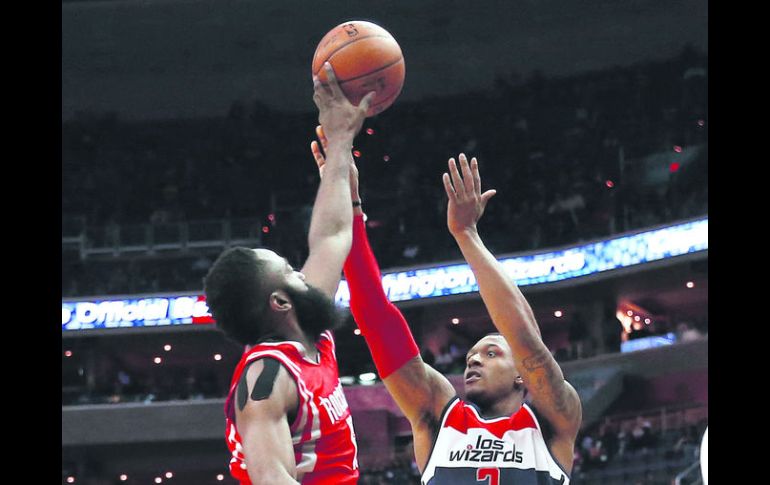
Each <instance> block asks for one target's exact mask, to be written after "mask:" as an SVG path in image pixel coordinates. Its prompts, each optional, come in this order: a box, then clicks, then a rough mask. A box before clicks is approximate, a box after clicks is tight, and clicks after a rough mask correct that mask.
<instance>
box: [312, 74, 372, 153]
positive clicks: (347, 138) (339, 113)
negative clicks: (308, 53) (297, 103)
mask: <svg viewBox="0 0 770 485" xmlns="http://www.w3.org/2000/svg"><path fill="white" fill-rule="evenodd" d="M323 68H324V70H325V72H326V77H327V79H328V84H326V85H324V84H321V81H320V79H318V76H314V77H313V101H314V102H315V104H316V106H317V107H318V122H319V123H320V124H321V126H323V127H324V131H325V133H326V137H327V140H328V143H329V145H330V146H331V145H335V144H337V143H342V144H345V145H348V148H350V147H352V146H353V138H354V137H355V136H356V135H357V134H358V132H359V131H360V130H361V126H363V124H364V119H365V118H366V112H367V110H368V109H369V104H370V103H371V102H372V99H373V98H374V96H375V94H376V93H375V92H374V91H372V92H370V93H369V94H367V95H366V96H364V98H363V99H362V100H361V102H360V103H359V104H358V106H354V105H353V104H351V103H350V101H348V98H346V97H345V93H343V92H342V89H341V88H340V85H339V83H338V82H337V77H336V76H335V75H334V69H332V66H331V64H329V63H328V62H325V63H324V66H323Z"/></svg>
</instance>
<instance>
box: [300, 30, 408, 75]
mask: <svg viewBox="0 0 770 485" xmlns="http://www.w3.org/2000/svg"><path fill="white" fill-rule="evenodd" d="M377 37H380V38H383V39H392V38H393V37H392V36H390V35H384V34H370V35H364V36H363V37H357V38H355V39H353V40H351V41H350V42H348V43H346V44H343V45H341V46H339V47H337V48H336V49H334V50H333V51H331V52H330V53H329V55H328V56H326V59H325V60H324V62H326V61H329V60H331V58H332V57H333V56H334V54H336V53H337V52H339V51H341V50H342V49H344V48H345V47H347V46H349V45H351V44H355V43H356V42H358V41H359V40H364V39H373V38H377ZM402 57H403V56H402ZM313 58H314V59H315V56H313ZM323 67H324V65H323V63H321V66H320V67H319V68H318V71H316V72H314V73H313V75H314V76H317V75H318V74H319V73H320V72H321V69H323Z"/></svg>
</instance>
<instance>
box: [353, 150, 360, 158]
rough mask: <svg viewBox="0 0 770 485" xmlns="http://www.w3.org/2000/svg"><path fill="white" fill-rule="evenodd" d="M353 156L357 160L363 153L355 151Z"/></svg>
mask: <svg viewBox="0 0 770 485" xmlns="http://www.w3.org/2000/svg"><path fill="white" fill-rule="evenodd" d="M353 156H354V157H356V158H358V157H360V156H361V151H360V150H353Z"/></svg>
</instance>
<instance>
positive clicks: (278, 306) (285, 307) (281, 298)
mask: <svg viewBox="0 0 770 485" xmlns="http://www.w3.org/2000/svg"><path fill="white" fill-rule="evenodd" d="M269 304H270V309H271V310H273V311H275V312H288V311H289V310H291V309H292V304H291V300H290V299H289V295H288V294H287V293H286V292H285V291H283V290H275V291H274V292H272V293H270V299H269Z"/></svg>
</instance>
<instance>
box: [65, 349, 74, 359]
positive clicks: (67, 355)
mask: <svg viewBox="0 0 770 485" xmlns="http://www.w3.org/2000/svg"><path fill="white" fill-rule="evenodd" d="M64 357H72V351H71V350H65V351H64Z"/></svg>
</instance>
